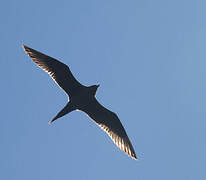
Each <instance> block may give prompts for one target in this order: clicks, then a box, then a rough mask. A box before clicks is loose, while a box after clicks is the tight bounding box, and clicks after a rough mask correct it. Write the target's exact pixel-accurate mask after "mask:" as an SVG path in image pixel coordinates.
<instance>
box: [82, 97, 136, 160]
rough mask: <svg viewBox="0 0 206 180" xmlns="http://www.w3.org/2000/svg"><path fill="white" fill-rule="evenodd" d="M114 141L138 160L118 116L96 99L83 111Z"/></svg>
mask: <svg viewBox="0 0 206 180" xmlns="http://www.w3.org/2000/svg"><path fill="white" fill-rule="evenodd" d="M80 110H82V111H84V112H85V113H87V114H88V115H89V117H91V118H92V119H93V120H94V121H95V122H96V123H97V124H98V125H99V126H100V127H101V128H102V129H103V130H104V131H105V132H106V133H107V134H108V135H109V136H110V138H111V139H112V141H113V142H114V143H115V144H116V145H117V146H118V147H119V148H120V149H121V150H123V151H124V152H125V153H126V154H127V155H129V156H131V157H132V158H134V159H137V157H136V155H135V151H134V148H133V147H132V144H131V142H130V140H129V138H128V136H127V134H126V131H125V130H124V127H123V126H122V123H121V122H120V120H119V118H118V116H117V115H116V114H115V113H113V112H111V111H109V110H108V109H106V108H105V107H103V106H102V105H101V104H100V103H99V102H98V101H97V100H96V99H95V98H94V100H93V101H91V102H90V104H89V105H88V106H86V107H84V108H83V109H80Z"/></svg>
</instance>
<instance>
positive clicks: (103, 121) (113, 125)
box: [23, 45, 137, 159]
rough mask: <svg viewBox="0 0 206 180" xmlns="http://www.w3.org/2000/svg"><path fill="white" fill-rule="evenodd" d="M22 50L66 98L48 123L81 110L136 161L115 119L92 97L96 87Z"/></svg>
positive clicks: (43, 57) (46, 58)
mask: <svg viewBox="0 0 206 180" xmlns="http://www.w3.org/2000/svg"><path fill="white" fill-rule="evenodd" d="M23 48H24V50H25V51H26V53H27V54H28V55H29V56H30V57H31V58H32V60H33V61H34V62H35V63H36V64H37V65H38V66H39V67H41V68H42V69H43V70H45V71H46V72H47V73H48V74H49V75H50V76H51V78H52V79H53V80H54V81H55V82H56V83H57V84H58V85H59V86H60V87H61V88H62V89H63V90H64V91H65V92H66V94H67V95H68V96H69V102H68V103H67V105H66V106H65V107H64V108H63V109H62V110H61V111H60V112H59V113H58V114H57V115H56V116H55V117H54V118H53V119H52V120H51V121H50V122H49V123H52V122H54V121H55V120H56V119H58V118H60V117H62V116H64V115H66V114H67V113H69V112H71V111H73V110H77V109H78V110H81V111H83V112H85V113H86V114H88V115H89V117H90V118H91V119H93V120H94V122H95V123H96V124H97V125H99V126H100V127H101V128H102V129H103V130H104V131H105V132H106V133H107V134H108V135H109V136H110V138H111V139H112V140H113V142H114V143H115V144H116V145H117V146H118V147H119V148H120V149H121V150H123V151H124V152H125V153H127V154H128V155H129V156H131V157H132V158H134V159H137V158H136V155H135V151H134V149H133V147H132V144H131V142H130V140H129V138H128V136H127V134H126V132H125V130H124V127H123V126H122V124H121V122H120V120H119V118H118V117H117V115H116V114H115V113H114V112H112V111H110V110H108V109H106V108H105V107H103V106H102V105H101V104H100V103H99V102H98V101H97V100H96V98H95V94H96V91H97V88H98V87H99V85H93V86H89V87H87V86H84V85H82V84H80V83H79V82H78V81H77V80H76V79H75V78H74V76H73V75H72V73H71V71H70V69H69V67H68V66H67V65H65V64H63V63H61V62H60V61H57V60H56V59H54V58H52V57H49V56H47V55H45V54H42V53H40V52H38V51H36V50H34V49H32V48H29V47H27V46H24V45H23Z"/></svg>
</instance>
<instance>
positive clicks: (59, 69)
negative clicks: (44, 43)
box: [23, 45, 85, 96]
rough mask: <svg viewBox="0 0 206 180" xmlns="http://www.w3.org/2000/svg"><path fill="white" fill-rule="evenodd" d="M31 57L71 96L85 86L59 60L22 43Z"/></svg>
mask: <svg viewBox="0 0 206 180" xmlns="http://www.w3.org/2000/svg"><path fill="white" fill-rule="evenodd" d="M23 48H24V50H25V52H26V53H27V54H28V55H29V56H30V57H31V59H32V60H33V61H34V62H35V63H36V64H37V65H38V66H39V67H40V68H42V69H43V70H44V71H46V72H47V73H48V74H49V75H50V77H51V78H52V79H53V80H54V81H55V82H56V83H57V84H58V85H59V86H60V87H61V88H62V89H63V90H64V91H65V92H66V93H67V94H68V95H69V96H72V95H73V94H75V92H76V91H78V89H79V88H82V87H85V86H83V85H82V84H80V83H79V82H78V81H77V80H76V79H75V78H74V76H73V75H72V73H71V71H70V69H69V67H68V66H67V65H65V64H63V63H61V62H60V61H58V60H56V59H54V58H52V57H49V56H47V55H45V54H43V53H40V52H38V51H36V50H34V49H32V48H29V47H27V46H24V45H23Z"/></svg>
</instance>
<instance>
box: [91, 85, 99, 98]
mask: <svg viewBox="0 0 206 180" xmlns="http://www.w3.org/2000/svg"><path fill="white" fill-rule="evenodd" d="M99 86H100V85H99V84H98V85H93V86H90V90H91V92H92V94H93V95H94V96H95V94H96V92H97V89H98V87H99Z"/></svg>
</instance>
